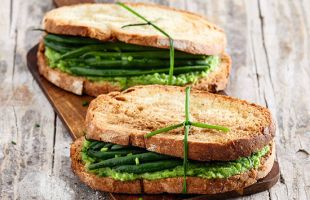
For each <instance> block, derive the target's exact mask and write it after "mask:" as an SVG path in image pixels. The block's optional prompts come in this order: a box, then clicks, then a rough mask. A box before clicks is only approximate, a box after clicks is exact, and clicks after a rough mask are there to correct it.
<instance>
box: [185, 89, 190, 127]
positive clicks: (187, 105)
mask: <svg viewBox="0 0 310 200" xmlns="http://www.w3.org/2000/svg"><path fill="white" fill-rule="evenodd" d="M185 92H186V96H185V123H189V121H190V119H189V103H190V102H189V99H190V92H191V88H190V87H186V89H185Z"/></svg>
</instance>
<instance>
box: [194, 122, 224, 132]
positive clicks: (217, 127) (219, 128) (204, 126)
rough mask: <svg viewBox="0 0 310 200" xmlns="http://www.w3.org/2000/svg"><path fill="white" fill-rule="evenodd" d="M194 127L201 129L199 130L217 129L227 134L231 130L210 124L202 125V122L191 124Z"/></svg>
mask: <svg viewBox="0 0 310 200" xmlns="http://www.w3.org/2000/svg"><path fill="white" fill-rule="evenodd" d="M191 125H192V126H195V127H199V128H209V129H215V130H219V131H223V132H225V133H227V132H228V131H229V130H230V129H229V128H227V127H224V126H218V125H210V124H205V123H200V122H191Z"/></svg>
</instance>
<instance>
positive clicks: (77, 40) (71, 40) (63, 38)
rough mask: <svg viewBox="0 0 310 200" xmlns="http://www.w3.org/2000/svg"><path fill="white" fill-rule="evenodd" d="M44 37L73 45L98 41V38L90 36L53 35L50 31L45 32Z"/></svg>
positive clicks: (96, 42)
mask: <svg viewBox="0 0 310 200" xmlns="http://www.w3.org/2000/svg"><path fill="white" fill-rule="evenodd" d="M45 38H46V39H47V40H49V41H53V42H57V43H66V44H73V45H80V44H98V43H100V41H99V40H95V39H91V38H86V37H85V38H84V37H76V36H68V35H55V34H51V33H49V34H47V35H46V36H45Z"/></svg>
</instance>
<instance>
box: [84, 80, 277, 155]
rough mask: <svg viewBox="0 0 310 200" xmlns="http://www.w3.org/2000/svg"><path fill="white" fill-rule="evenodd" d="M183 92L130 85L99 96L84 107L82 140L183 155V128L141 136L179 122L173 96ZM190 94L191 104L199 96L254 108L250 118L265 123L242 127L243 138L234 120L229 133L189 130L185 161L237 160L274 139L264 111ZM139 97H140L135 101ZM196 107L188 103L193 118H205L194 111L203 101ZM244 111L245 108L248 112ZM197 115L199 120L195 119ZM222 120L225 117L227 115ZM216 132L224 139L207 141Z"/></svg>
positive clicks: (201, 96) (211, 97)
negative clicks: (158, 96)
mask: <svg viewBox="0 0 310 200" xmlns="http://www.w3.org/2000/svg"><path fill="white" fill-rule="evenodd" d="M158 93H160V94H161V97H160V99H156V97H154V99H155V100H153V102H152V103H151V100H150V99H149V100H145V101H143V102H141V101H142V98H144V97H145V96H156V94H158ZM166 94H167V95H166ZM181 94H182V95H181ZM183 94H184V88H182V87H176V86H161V85H150V86H135V87H132V88H129V89H127V90H125V91H123V92H121V93H113V94H109V95H100V96H99V97H97V98H96V99H95V100H93V101H92V102H91V104H90V106H89V107H88V111H87V115H86V122H85V123H86V132H87V138H89V139H94V140H101V141H105V142H112V143H117V144H121V145H132V146H138V147H142V148H146V149H147V150H149V151H154V152H157V153H162V154H167V155H171V156H175V157H181V158H182V157H183V152H184V150H183V129H178V130H175V131H171V132H167V133H162V134H158V135H156V136H153V137H150V138H144V135H145V134H147V133H149V132H151V131H154V130H157V129H159V128H163V127H165V126H168V124H170V125H171V124H176V123H180V122H182V120H184V119H183V118H182V115H183V111H182V112H180V111H179V110H180V109H178V108H179V107H180V103H179V101H180V100H178V99H180V98H183V97H184V95H183ZM165 95H166V96H165ZM191 95H195V96H196V100H194V99H192V100H193V101H195V102H200V103H201V102H202V101H203V100H207V99H209V100H208V101H210V102H220V103H222V104H223V105H225V104H228V105H231V106H232V107H233V105H235V106H240V107H237V108H236V109H237V110H239V109H241V110H244V112H254V113H255V115H259V116H260V117H257V118H256V117H255V118H254V119H255V120H256V121H257V122H261V121H264V122H262V124H260V125H258V126H257V127H256V128H253V127H250V126H246V127H245V129H248V130H247V137H243V133H244V132H242V131H244V130H242V129H241V130H240V129H239V128H238V124H237V125H236V124H233V125H236V126H232V127H230V128H231V131H229V132H228V133H215V132H212V130H206V131H208V132H204V133H201V132H199V131H200V130H201V129H198V130H197V129H195V128H192V129H191V131H190V134H191V135H190V136H189V138H188V145H189V152H188V158H189V159H193V160H200V161H208V160H223V161H228V160H236V159H238V158H239V157H240V156H243V157H246V156H249V155H251V154H252V153H253V152H255V151H258V150H259V149H262V148H263V147H264V146H266V145H267V144H269V143H270V141H272V139H273V138H274V136H275V125H274V123H273V120H272V118H271V114H270V112H269V110H268V109H266V108H263V107H261V106H259V105H255V104H250V103H248V102H246V101H243V100H239V99H235V98H232V97H228V96H223V95H216V94H211V93H207V92H203V91H198V90H192V91H191ZM140 96H141V101H140V100H139V99H140ZM164 97H165V98H164ZM168 98H169V99H170V100H169V101H170V104H168V103H167V102H166V100H165V99H168ZM192 98H193V97H192ZM137 99H138V100H137ZM145 102H146V104H145ZM144 104H145V105H144ZM182 105H183V104H182ZM139 106H140V107H142V109H143V112H141V111H139V110H138V109H137V108H138V107H139ZM153 107H155V108H157V107H158V109H159V110H160V112H159V111H156V112H154V114H153V111H154V110H153V109H152V108H153ZM198 107H199V105H197V106H195V105H193V104H192V105H191V109H192V112H191V113H192V115H194V116H195V115H196V116H201V117H200V119H201V120H204V119H205V117H203V116H202V115H203V114H199V113H201V112H202V111H203V110H206V112H207V110H208V105H204V106H203V107H199V108H198ZM219 107H221V106H219ZM193 109H195V110H196V112H194V111H193ZM247 109H249V110H250V111H247ZM155 110H156V109H155ZM231 112H234V111H231ZM171 114H172V115H173V116H172V117H166V118H165V120H164V121H163V120H161V118H162V117H163V116H166V115H167V116H169V115H171ZM214 115H216V116H220V115H218V114H217V113H214ZM255 115H254V116H255ZM216 116H215V117H216ZM179 118H180V119H179ZM114 119H115V120H114ZM197 119H198V121H199V117H198V118H196V120H197ZM227 120H230V118H229V119H227ZM224 123H225V122H224ZM237 123H239V124H240V125H241V126H242V121H239V122H238V121H237ZM234 127H235V128H234ZM251 129H253V130H251ZM239 132H240V134H241V135H240V136H239V134H237V136H234V137H231V136H233V135H234V134H235V133H239ZM196 134H198V135H199V136H204V135H206V138H205V139H200V140H196V139H195V138H194V137H195V135H196ZM218 134H226V135H225V137H221V138H224V140H223V141H222V142H221V141H220V142H218V141H216V140H212V136H213V135H215V136H216V135H218ZM172 147H173V148H172Z"/></svg>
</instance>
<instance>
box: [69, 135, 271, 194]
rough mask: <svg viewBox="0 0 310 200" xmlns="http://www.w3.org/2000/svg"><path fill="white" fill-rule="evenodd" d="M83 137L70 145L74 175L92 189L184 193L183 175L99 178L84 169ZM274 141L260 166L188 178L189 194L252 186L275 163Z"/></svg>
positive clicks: (135, 192) (220, 191)
mask: <svg viewBox="0 0 310 200" xmlns="http://www.w3.org/2000/svg"><path fill="white" fill-rule="evenodd" d="M83 141H84V138H80V139H78V140H76V141H75V142H74V143H73V144H72V145H71V153H70V154H71V166H72V169H73V171H74V173H75V174H77V175H78V176H79V178H80V179H81V181H82V182H84V183H86V184H87V185H88V186H90V187H91V188H93V189H96V190H101V191H105V192H116V193H129V194H139V193H148V194H158V193H164V192H167V193H182V187H183V177H180V178H165V179H158V180H135V181H119V180H115V179H112V178H109V177H99V176H96V175H95V174H91V173H89V172H87V171H86V170H85V167H84V164H83V163H82V161H81V154H80V152H81V149H82V144H83ZM274 155H275V149H274V143H272V150H271V151H270V152H269V154H268V155H265V156H264V157H263V158H261V165H260V166H259V168H258V169H252V170H249V171H247V172H245V173H242V174H239V175H235V176H232V177H229V178H226V179H203V178H198V177H187V179H186V182H187V192H188V193H189V194H216V193H223V192H228V191H233V190H237V191H239V190H241V189H243V188H245V187H247V186H250V185H252V184H254V183H256V181H257V180H258V179H261V178H263V177H265V176H266V175H267V174H268V173H269V172H270V170H271V168H272V166H273V163H274Z"/></svg>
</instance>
